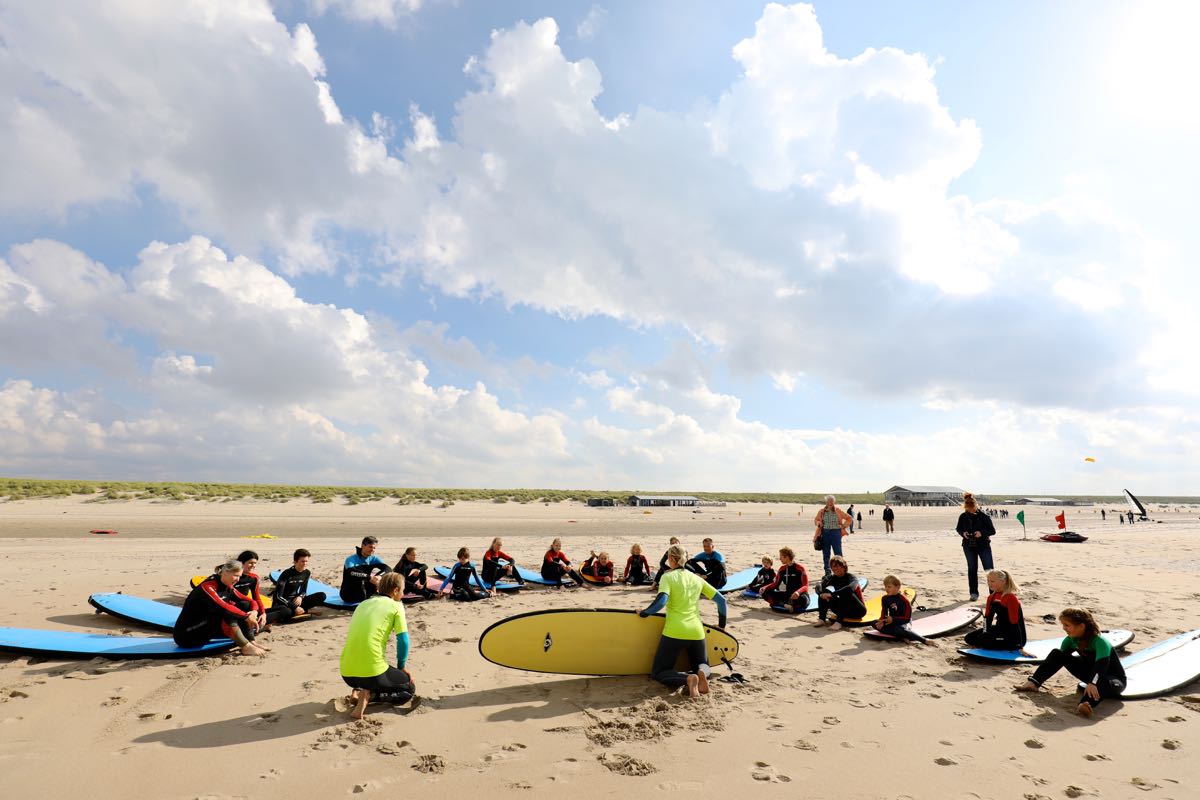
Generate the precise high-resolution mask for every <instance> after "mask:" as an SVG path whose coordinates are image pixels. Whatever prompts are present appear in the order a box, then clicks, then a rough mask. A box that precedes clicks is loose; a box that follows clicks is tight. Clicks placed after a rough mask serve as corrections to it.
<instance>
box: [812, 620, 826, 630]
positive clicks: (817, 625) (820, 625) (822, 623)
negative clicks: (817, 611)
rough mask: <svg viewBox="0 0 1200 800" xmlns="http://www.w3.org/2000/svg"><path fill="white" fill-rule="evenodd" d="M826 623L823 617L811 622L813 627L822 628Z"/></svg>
mask: <svg viewBox="0 0 1200 800" xmlns="http://www.w3.org/2000/svg"><path fill="white" fill-rule="evenodd" d="M827 624H828V623H827V622H825V620H823V619H819V620H817V621H816V622H814V623H813V627H814V628H824V627H825V626H826V625H827Z"/></svg>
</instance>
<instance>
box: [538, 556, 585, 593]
mask: <svg viewBox="0 0 1200 800" xmlns="http://www.w3.org/2000/svg"><path fill="white" fill-rule="evenodd" d="M542 577H543V578H544V579H546V580H548V581H554V582H555V583H557V584H558V585H560V586H561V585H562V579H563V578H564V577H566V578H570V579H571V580H573V581H575V582H576V583H578V584H582V583H583V576H582V575H580V574H579V573H578V572H576V571H575V570H573V569H571V560H570V559H569V558H567V556H566V554H565V553H563V551H562V550H547V551H546V555H544V556H543V557H542Z"/></svg>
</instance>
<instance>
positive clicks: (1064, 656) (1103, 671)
mask: <svg viewBox="0 0 1200 800" xmlns="http://www.w3.org/2000/svg"><path fill="white" fill-rule="evenodd" d="M1058 621H1059V622H1060V623H1061V624H1062V628H1063V631H1064V632H1065V633H1066V634H1067V637H1066V638H1065V639H1063V640H1062V644H1061V645H1059V648H1058V649H1057V650H1051V651H1050V655H1048V656H1046V660H1045V661H1043V662H1042V663H1041V664H1040V665H1039V666H1038V668H1037V670H1036V671H1035V672H1034V673H1033V676H1032V677H1030V678H1029V680H1027V681H1026V682H1025V683H1023V684H1021V685H1020V686H1017V687H1016V690H1017V691H1018V692H1036V691H1038V690H1039V689H1041V688H1042V684H1044V683H1045V682H1046V681H1047V680H1049V679H1050V677H1051V676H1053V675H1054V673H1056V672H1058V671H1059V670H1060V669H1062V668H1063V667H1066V668H1067V672H1069V673H1071V674H1072V675H1074V676H1075V677H1076V678H1078V679H1079V680H1081V681H1083V682H1084V683H1085V684H1087V685H1086V687H1085V688H1084V690H1083V699H1082V700H1081V701H1080V703H1079V705H1078V706H1077V707H1076V709H1075V710H1076V711H1078V712H1079V713H1080V714H1081V715H1083V716H1085V717H1090V716H1092V714H1093V712H1094V711H1095V708H1096V706H1098V705H1100V701H1101V700H1102V699H1104V698H1105V697H1120V696H1121V693H1122V692H1124V691H1125V685H1126V678H1125V668H1124V667H1122V666H1121V659H1120V658H1118V657H1117V653H1116V651H1115V650H1113V646H1112V645H1111V644H1110V643H1109V641H1108V640H1107V639H1105V638H1104V637H1103V636H1101V635H1100V626H1099V625H1097V624H1096V620H1095V619H1094V618H1093V617H1092V614H1091V612H1090V611H1085V610H1084V609H1082V608H1064V609H1063V611H1062V613H1061V614H1059V615H1058ZM1075 653H1078V654H1079V657H1078V658H1073V657H1072V656H1073V655H1074V654H1075Z"/></svg>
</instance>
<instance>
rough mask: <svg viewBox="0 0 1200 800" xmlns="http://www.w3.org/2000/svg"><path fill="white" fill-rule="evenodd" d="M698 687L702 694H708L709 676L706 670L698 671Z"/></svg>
mask: <svg viewBox="0 0 1200 800" xmlns="http://www.w3.org/2000/svg"><path fill="white" fill-rule="evenodd" d="M696 688H697V689H698V690H699V691H700V694H708V676H707V675H705V674H704V670H700V671H699V672H697V673H696Z"/></svg>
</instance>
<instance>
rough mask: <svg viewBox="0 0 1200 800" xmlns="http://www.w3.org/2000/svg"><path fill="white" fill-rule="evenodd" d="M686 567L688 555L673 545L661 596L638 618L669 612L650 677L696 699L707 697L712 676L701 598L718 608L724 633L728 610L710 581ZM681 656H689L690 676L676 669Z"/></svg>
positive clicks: (660, 588)
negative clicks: (706, 599)
mask: <svg viewBox="0 0 1200 800" xmlns="http://www.w3.org/2000/svg"><path fill="white" fill-rule="evenodd" d="M685 563H687V551H686V550H684V549H683V548H682V547H680V546H679V545H677V544H675V545H671V547H670V549H669V550H667V572H665V573H664V574H663V575H662V577H661V578H660V579H659V582H658V589H659V593H658V596H657V597H655V598H654V602H653V603H651V604H650V605H649V606H647V607H646V608H644V609H642V610H641V611H639V612H638V615H639V616H641V617H648V616H650V615H651V614H656V613H658V612H659V611H661V610H663V608H666V610H667V620H666V622H664V623H663V630H662V638H661V639H659V641H658V650H656V651H655V653H654V662H653V666H651V667H650V676H651V677H652V678H654V680H656V681H658V682H659V683H661V684H662V685H663V686H666V687H668V688H670V689H672V690H674V689H679V688H681V687H683V686H687V690H688V695H690V696H691V697H693V698H696V697H699V696H700V695H702V694H708V678H709V676H710V675H711V674H712V670H711V669H710V668H709V666H708V645H707V643H706V640H705V632H704V623H702V622H701V621H700V595H704V596H705V597H707V598H708V599H710V600H712V601H713V602H715V603H716V604H717V627H718V628H721V629H722V630H724V629H725V621H726V612H727V610H728V609H727V606H726V603H725V598H724V597H723V596H722V595H720V594H718V593H717V590H716V589H714V588H713V587H712V586H710V585H709V584H708V582H707V581H705V580H704V579H703V578H701V577H700V576H699V575H696V574H695V573H692V572H688V571H687V570H684V569H680V567H681V566H682V565H683V564H685ZM680 653H687V657H688V664H689V665H690V671H689V672H686V673H685V672H680V671H679V670H677V669H676V668H675V662H676V661H677V660H678V659H679V654H680Z"/></svg>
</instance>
